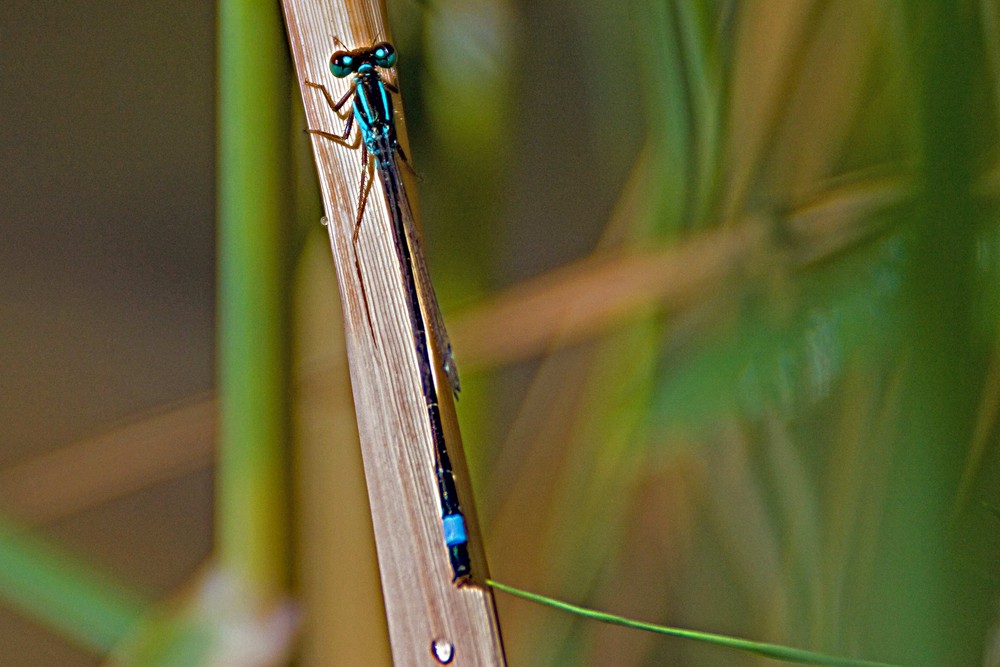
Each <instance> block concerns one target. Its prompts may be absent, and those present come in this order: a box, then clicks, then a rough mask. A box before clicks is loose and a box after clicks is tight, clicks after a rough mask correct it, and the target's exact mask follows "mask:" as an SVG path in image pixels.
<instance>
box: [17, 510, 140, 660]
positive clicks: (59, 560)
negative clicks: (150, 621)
mask: <svg viewBox="0 0 1000 667" xmlns="http://www.w3.org/2000/svg"><path fill="white" fill-rule="evenodd" d="M0 599H3V600H4V602H5V603H6V604H8V605H10V606H11V607H13V608H14V609H17V610H18V611H20V612H21V613H22V614H24V615H26V616H28V617H30V618H33V619H35V620H37V621H38V622H40V623H42V624H43V625H45V626H46V627H49V628H52V629H54V630H56V631H58V632H59V633H60V634H62V635H63V636H64V637H68V638H69V639H71V640H73V641H74V642H76V643H77V644H80V645H81V646H84V647H86V648H89V649H92V650H94V651H97V652H100V653H107V652H108V651H110V650H111V649H112V648H113V647H114V646H115V645H116V644H117V642H118V641H119V640H120V639H121V638H122V637H124V636H125V635H126V634H127V633H128V632H129V631H130V630H131V629H132V628H133V627H135V626H136V625H137V623H138V622H139V620H140V617H141V615H142V614H143V611H144V609H145V604H144V603H143V601H142V600H141V599H140V598H139V597H138V596H137V595H136V594H135V593H133V592H131V591H129V590H127V589H126V588H125V587H124V586H122V585H121V584H119V583H117V582H115V581H114V580H112V579H110V578H106V577H104V576H101V575H100V574H98V573H97V572H95V570H94V569H93V568H92V567H90V566H88V565H86V564H84V563H83V562H81V561H79V560H77V559H76V558H74V557H73V556H71V555H70V554H69V553H66V552H64V551H62V550H60V549H57V548H55V547H54V546H52V545H50V544H47V543H45V542H44V541H43V540H41V539H39V538H37V537H34V536H32V535H28V534H26V533H25V532H24V531H22V530H19V529H18V528H17V527H16V526H14V525H13V524H11V523H9V522H8V521H6V520H4V519H0Z"/></svg>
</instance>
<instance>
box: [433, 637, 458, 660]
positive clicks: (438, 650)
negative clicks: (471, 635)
mask: <svg viewBox="0 0 1000 667" xmlns="http://www.w3.org/2000/svg"><path fill="white" fill-rule="evenodd" d="M431 653H433V654H434V658H435V659H436V660H437V661H438V662H440V663H441V664H442V665H447V664H448V663H449V662H451V661H452V660H453V659H454V658H455V645H454V644H452V643H451V642H450V641H448V640H447V639H435V640H434V641H432V642H431Z"/></svg>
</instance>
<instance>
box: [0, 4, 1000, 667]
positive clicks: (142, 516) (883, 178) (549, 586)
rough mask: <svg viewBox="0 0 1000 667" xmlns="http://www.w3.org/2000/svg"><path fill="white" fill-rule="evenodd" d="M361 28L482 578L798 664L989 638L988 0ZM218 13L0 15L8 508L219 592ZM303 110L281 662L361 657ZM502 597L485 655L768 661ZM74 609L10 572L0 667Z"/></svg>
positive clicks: (353, 473) (73, 646)
mask: <svg viewBox="0 0 1000 667" xmlns="http://www.w3.org/2000/svg"><path fill="white" fill-rule="evenodd" d="M390 17H391V20H392V27H393V38H394V40H395V41H396V44H397V47H398V49H399V51H400V64H399V76H400V85H401V89H402V95H403V100H404V104H405V119H406V123H407V126H408V129H409V133H410V138H411V143H412V147H411V151H410V155H412V156H413V164H414V166H415V169H416V170H417V172H418V173H419V174H420V175H421V177H422V179H421V181H420V201H421V208H422V212H423V215H422V218H423V221H424V226H425V235H426V237H427V246H428V248H427V252H428V255H429V258H430V262H431V269H432V272H433V275H434V278H435V284H436V286H437V288H438V292H439V295H440V297H441V300H442V303H443V305H444V308H445V315H446V317H447V318H448V322H449V325H450V329H451V331H452V338H453V342H454V343H455V347H456V354H457V359H458V363H459V365H460V367H461V368H462V369H463V371H464V376H463V387H464V392H463V396H462V400H461V402H460V404H459V414H460V418H461V419H462V424H463V433H464V439H465V442H466V449H467V454H468V458H469V460H470V465H471V466H472V470H471V473H472V476H473V486H474V488H475V489H476V498H477V502H478V505H479V514H480V516H481V518H482V521H483V530H484V535H485V538H486V540H487V544H486V550H487V554H488V556H489V559H490V564H491V568H492V570H493V575H494V577H495V578H497V579H499V580H501V581H504V582H506V583H510V584H513V585H516V586H519V587H522V588H528V589H531V590H535V591H538V592H542V593H546V594H549V595H552V596H554V597H558V598H562V599H566V600H569V601H572V602H576V603H579V604H583V605H588V606H594V607H597V608H601V609H604V610H608V611H614V612H616V613H620V614H623V615H627V616H634V617H637V618H641V619H643V620H647V621H655V622H662V623H667V624H671V625H679V626H685V627H692V628H697V629H701V630H706V631H713V632H721V633H729V634H734V635H739V636H743V637H748V638H753V639H758V640H762V641H770V642H775V643H782V644H788V645H792V646H799V647H803V648H810V649H814V650H819V651H824V652H828V653H834V654H841V655H851V656H856V657H864V658H868V659H877V660H885V661H888V662H898V663H902V664H933V665H977V664H984V663H985V664H989V665H995V664H1000V657H998V655H997V653H998V651H1000V648H998V644H1000V636H998V632H1000V631H998V629H997V628H998V622H1000V619H998V616H997V613H996V603H997V598H998V593H1000V571H998V568H997V563H998V562H1000V559H998V555H1000V516H998V514H997V511H996V510H995V509H994V510H991V509H990V507H993V508H996V507H998V506H1000V456H998V446H997V436H998V432H997V415H998V408H1000V346H998V344H997V341H998V338H997V323H998V313H1000V294H998V286H1000V281H998V275H997V274H998V269H1000V235H998V225H997V223H998V211H1000V208H998V205H997V204H998V198H1000V164H998V159H1000V154H998V150H997V149H998V126H1000V116H998V113H997V110H998V101H1000V9H998V8H997V6H996V3H994V2H989V1H986V0H984V1H982V2H957V3H952V2H948V3H946V2H939V3H919V4H918V3H893V2H862V1H854V0H848V1H844V2H837V3H831V2H820V1H808V0H801V1H798V2H794V3H785V2H763V1H761V2H746V3H735V2H722V1H719V2H710V1H706V2H700V3H687V2H670V1H661V2H656V1H654V0H640V1H639V2H636V3H631V4H628V5H622V4H621V3H617V4H615V3H601V2H570V1H569V0H540V1H535V2H529V1H527V0H523V1H520V2H511V3H502V2H490V1H488V0H476V1H473V2H457V1H455V0H451V1H449V2H426V3H417V2H403V1H402V0H400V2H396V3H394V4H392V5H391V7H390ZM215 21H216V17H215V10H214V8H213V7H212V6H211V5H204V4H195V3H185V2H173V3H142V4H140V5H136V6H133V5H131V4H126V3H111V4H108V3H68V4H65V5H57V6H38V5H37V4H35V3H27V2H19V1H16V0H15V1H12V2H7V3H4V4H3V6H2V7H0V26H2V27H0V50H2V54H3V63H4V65H3V68H2V72H3V74H2V76H0V99H3V100H4V104H3V107H4V122H3V123H2V127H0V137H2V142H3V147H4V149H3V151H2V153H0V155H2V158H3V162H4V165H3V167H4V178H2V179H0V188H2V189H3V190H4V192H3V196H2V197H0V202H2V206H3V209H2V210H3V224H4V240H5V242H4V243H0V253H2V259H0V271H2V272H3V273H4V275H3V281H2V282H3V284H4V285H5V287H4V289H3V291H2V292H0V294H2V298H0V309H2V311H0V312H2V319H0V321H2V322H3V323H4V326H3V328H2V330H0V336H2V337H3V338H2V343H0V344H2V349H3V353H2V354H0V376H2V378H3V382H2V386H3V389H4V390H3V391H2V392H0V415H2V421H3V424H4V429H3V431H2V434H0V501H2V503H3V504H2V506H0V509H2V513H3V514H4V515H6V516H7V517H9V518H11V519H12V520H14V521H16V522H18V523H19V524H20V525H24V526H29V525H30V526H33V527H36V528H38V531H37V533H38V534H39V535H40V536H42V537H43V538H45V539H46V540H47V541H48V542H49V543H51V544H56V545H60V546H59V548H60V549H65V550H66V551H67V552H69V553H72V554H73V558H75V559H78V561H77V563H78V564H79V563H80V562H82V563H84V564H86V567H85V568H84V570H83V571H78V570H76V569H74V567H71V566H69V565H65V566H63V565H59V564H58V563H57V564H56V565H55V568H56V569H59V568H60V567H63V568H64V569H63V571H64V573H66V574H67V577H68V578H69V579H68V580H69V581H77V582H80V581H84V580H86V578H87V577H88V576H89V574H88V573H87V571H86V570H87V569H88V568H89V570H90V571H92V572H96V573H104V575H110V576H111V577H113V578H114V581H115V582H116V583H114V584H111V583H108V587H109V588H110V589H114V588H115V587H116V586H121V587H122V588H123V591H124V592H122V593H121V596H122V600H125V601H126V602H123V603H122V606H123V607H124V608H130V607H129V605H130V604H133V602H132V600H133V598H137V599H141V600H144V601H148V602H153V601H162V600H164V599H167V598H170V599H172V600H173V601H174V602H173V603H172V605H168V609H169V608H174V607H176V608H190V606H191V605H193V604H195V603H194V602H192V600H195V599H197V600H200V604H204V603H205V600H206V596H207V598H209V599H210V598H211V596H212V595H213V593H212V591H213V590H214V591H215V594H216V595H219V596H220V597H224V596H221V594H219V591H218V589H213V588H211V586H206V584H205V583H204V578H203V576H202V575H200V574H199V568H200V566H202V564H203V563H205V562H206V560H207V559H208V558H209V555H210V552H211V549H212V539H213V512H214V511H215V510H214V508H213V476H214V471H213V464H212V454H211V452H212V449H211V447H212V442H213V434H214V424H215V422H214V416H213V415H214V404H213V402H212V398H211V391H212V389H213V383H214V381H213V363H214V336H215V333H214V330H215V329H214V325H215V320H214V317H215V316H214V308H215V304H214V299H215V291H214V280H215V275H216V271H215V268H214V261H215V256H216V247H215V238H216V236H215V234H216V232H215V182H216V174H215V170H216V165H215V155H216V134H215V129H214V127H215V102H214V100H215V97H214V96H215V85H214V82H215V76H216V69H215V68H216V56H215V34H216V28H217V26H216V24H215ZM288 68H289V70H288V71H289V86H288V97H287V99H273V100H261V101H260V104H261V105H285V106H286V107H288V108H289V109H296V108H297V105H298V104H299V102H298V101H297V99H296V96H297V95H298V92H297V91H296V90H294V88H293V86H292V76H291V66H290V64H289V65H288ZM249 75H252V73H250V74H248V76H249ZM295 113H296V112H292V113H291V114H290V115H291V116H292V121H291V123H290V125H291V126H290V127H289V128H287V135H288V136H289V137H291V139H290V141H291V142H293V143H294V144H295V150H296V151H297V152H296V154H297V155H299V156H300V159H299V161H298V164H299V165H300V169H299V171H298V172H297V173H298V174H299V183H300V187H301V188H302V190H304V191H305V192H306V193H307V194H306V195H305V196H304V197H302V198H300V199H301V200H304V201H306V202H307V203H306V204H303V205H301V206H300V207H299V210H298V211H293V210H289V213H288V223H287V235H286V238H287V243H288V252H289V256H290V257H291V262H292V264H293V268H294V271H293V277H294V284H293V286H292V287H291V288H290V290H289V298H288V303H289V307H290V309H291V310H292V313H293V315H294V327H293V332H294V333H293V335H294V340H295V342H294V348H293V349H294V360H295V366H294V368H295V373H294V376H293V380H292V386H293V389H294V391H293V392H291V396H292V397H293V398H294V404H293V409H294V413H293V414H294V415H295V421H294V424H295V430H294V433H295V438H294V448H293V450H292V453H290V454H289V467H290V470H291V473H290V475H289V479H290V480H291V485H290V488H291V489H292V490H293V492H292V495H291V500H290V503H289V506H290V511H289V524H290V525H291V526H293V528H294V530H293V531H292V534H293V540H292V546H291V548H290V549H289V550H290V551H291V553H292V554H293V558H292V561H291V564H290V565H289V569H290V575H289V579H290V581H291V589H290V590H291V593H290V595H291V596H292V597H293V598H295V599H298V600H300V601H301V604H302V611H303V614H304V615H303V623H304V625H303V628H302V631H301V632H300V635H299V637H298V638H297V641H296V644H295V646H296V648H295V650H294V655H295V659H296V660H298V662H299V663H301V664H306V665H328V664H358V663H359V662H361V661H365V662H374V663H379V662H385V661H386V660H388V653H387V649H386V648H385V637H384V628H383V626H382V624H383V623H384V621H383V620H382V616H381V615H382V611H381V609H380V598H379V593H378V583H377V573H376V572H375V568H374V564H373V562H372V560H371V558H372V557H373V551H372V547H371V545H370V526H366V525H365V521H366V512H367V499H366V496H365V491H364V487H363V481H362V480H361V478H360V476H359V475H360V465H359V457H358V454H357V448H356V443H355V442H353V441H352V440H351V438H352V437H353V433H352V426H351V420H352V419H353V409H352V406H351V403H350V394H349V388H348V386H347V384H346V381H347V375H346V368H345V362H344V360H343V359H342V358H341V357H342V356H343V352H342V343H340V342H339V339H338V338H337V336H338V334H337V327H338V326H339V325H338V322H337V318H339V306H338V304H337V301H336V298H337V297H336V288H335V282H334V276H333V272H332V269H331V262H330V260H329V255H328V250H327V249H325V248H324V245H325V243H326V241H325V238H324V234H323V231H324V230H323V229H322V228H321V226H320V225H319V224H318V222H317V221H318V217H319V210H318V207H317V205H316V204H315V203H314V202H315V200H313V199H310V195H309V194H308V193H309V192H311V191H312V190H311V189H312V188H313V187H314V185H313V183H314V174H313V172H312V171H311V166H310V163H309V161H308V160H309V159H308V157H302V156H303V155H304V152H303V151H304V149H305V146H306V141H305V136H304V134H303V133H301V129H302V128H303V127H304V121H301V120H300V118H301V117H300V116H297V115H294V114H295ZM3 530H4V531H5V532H16V531H14V530H13V529H8V528H4V529H3ZM285 546H287V545H276V546H275V549H276V550H279V551H282V552H284V551H285V550H286V549H285ZM28 560H29V562H28V564H27V565H24V564H22V565H19V567H21V566H23V567H26V568H28V569H30V567H31V563H30V561H31V559H28ZM11 562H13V561H11V560H9V559H8V560H4V561H0V570H2V569H3V568H5V567H6V568H8V572H10V571H12V570H10V568H11V567H12V566H11V565H10V563H11ZM52 581H53V582H54V583H51V584H50V585H52V586H60V587H62V588H65V589H69V588H71V586H69V585H66V584H65V583H58V581H57V580H52ZM196 582H202V583H196ZM5 590H9V588H4V589H0V594H4V591H5ZM194 591H200V592H199V593H195V592H194ZM206 591H207V592H206ZM199 596H200V597H199ZM79 599H80V600H86V599H89V598H86V596H85V595H83V594H80V598H79ZM273 602H274V601H273V600H272V601H270V602H269V604H270V603H273ZM498 603H499V605H500V614H501V623H502V626H503V630H504V633H505V639H506V644H507V650H508V657H509V659H510V662H511V664H514V665H529V664H530V665H568V664H581V665H584V664H585V665H610V664H613V665H644V664H679V665H734V664H746V665H759V664H772V663H771V662H768V661H765V660H763V659H759V658H751V657H745V656H741V655H737V654H733V653H732V652H724V651H722V650H720V649H716V648H710V647H702V646H698V645H694V644H691V643H689V642H682V641H678V640H669V639H662V638H654V637H647V636H644V635H640V634H637V633H635V632H632V631H628V630H625V629H622V628H610V627H603V626H599V625H595V624H594V623H592V622H589V621H582V620H576V619H573V618H571V617H567V616H565V615H563V614H560V613H559V612H555V611H550V610H547V609H541V608H537V607H534V606H532V605H530V604H528V603H523V602H521V601H517V600H511V599H509V598H504V597H502V596H501V597H500V598H499V599H498ZM135 604H140V603H135ZM254 604H256V603H254ZM19 610H21V611H19ZM261 613H264V612H261ZM169 615H170V612H169V611H168V612H167V616H169ZM195 618H197V616H196V615H195ZM73 634H74V633H73V632H72V631H66V630H65V629H64V628H63V627H62V626H61V625H59V624H53V623H51V622H46V621H43V620H38V618H37V617H30V616H29V615H27V614H25V613H23V609H22V608H21V607H19V606H17V605H14V604H4V603H3V600H2V599H0V664H2V665H40V664H44V665H90V664H98V663H100V662H101V661H102V659H103V656H102V655H101V654H100V653H101V652H100V651H99V650H96V649H95V648H94V647H93V646H91V647H89V648H87V647H86V646H87V645H86V643H85V642H84V643H83V644H82V645H81V643H80V642H79V641H72V640H70V639H67V638H66V637H67V636H70V637H71V636H73ZM167 634H168V633H167ZM277 634H279V635H280V632H277ZM991 646H992V648H991ZM990 651H992V653H990ZM352 652H356V653H352ZM990 655H992V658H990V657H987V656H990ZM990 660H992V662H990ZM181 664H199V663H198V662H197V660H196V659H193V660H192V661H189V662H186V663H181ZM279 664H280V663H279Z"/></svg>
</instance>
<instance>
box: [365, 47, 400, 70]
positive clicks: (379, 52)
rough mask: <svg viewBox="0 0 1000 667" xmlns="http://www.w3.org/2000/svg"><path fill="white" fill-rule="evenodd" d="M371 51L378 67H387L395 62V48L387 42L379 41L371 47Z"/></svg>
mask: <svg viewBox="0 0 1000 667" xmlns="http://www.w3.org/2000/svg"><path fill="white" fill-rule="evenodd" d="M371 53H372V56H373V57H374V59H375V65H376V66H378V67H382V68H388V67H392V66H393V65H395V64H396V49H394V48H393V46H392V44H390V43H389V42H379V43H378V44H376V45H375V46H373V47H372V51H371Z"/></svg>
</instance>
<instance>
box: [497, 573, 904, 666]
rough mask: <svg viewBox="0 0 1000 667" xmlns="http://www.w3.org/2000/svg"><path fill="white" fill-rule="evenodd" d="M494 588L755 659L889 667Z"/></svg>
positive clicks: (502, 587) (574, 611)
mask: <svg viewBox="0 0 1000 667" xmlns="http://www.w3.org/2000/svg"><path fill="white" fill-rule="evenodd" d="M486 583H487V584H489V585H490V586H492V587H493V588H496V589H497V590H501V591H503V592H504V593H509V594H510V595H515V596H517V597H519V598H524V599H525V600H531V601H532V602H537V603H538V604H543V605H546V606H548V607H553V608H555V609H559V610H562V611H567V612H569V613H571V614H577V615H579V616H583V617H585V618H589V619H593V620H595V621H600V622H602V623H610V624H612V625H621V626H624V627H626V628H632V629H634V630H645V631H647V632H655V633H657V634H661V635H668V636H670V637H680V638H682V639H693V640H695V641H700V642H704V643H706V644H714V645H716V646H724V647H726V648H731V649H735V650H738V651H745V652H747V653H755V654H757V655H763V656H766V657H768V658H774V659H775V660H783V661H785V662H795V663H799V664H805V665H838V666H841V667H891V663H886V662H872V661H869V660H855V659H853V658H841V657H838V656H834V655H827V654H825V653H815V652H813V651H803V650H801V649H796V648H789V647H787V646H780V645H778V644H768V643H766V642H755V641H750V640H749V639H740V638H738V637H728V636H726V635H718V634H713V633H711V632H698V631H697V630H685V629H683V628H672V627H668V626H665V625H655V624H653V623H645V622H643V621H636V620H633V619H630V618H626V617H624V616H618V615H617V614H609V613H607V612H603V611H595V610H593V609H587V608H586V607H579V606H577V605H575V604H570V603H568V602H562V601H560V600H554V599H552V598H549V597H545V596H544V595H539V594H537V593H529V592H528V591H523V590H521V589H519V588H514V587H513V586H508V585H506V584H501V583H499V582H497V581H493V580H487V582H486Z"/></svg>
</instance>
